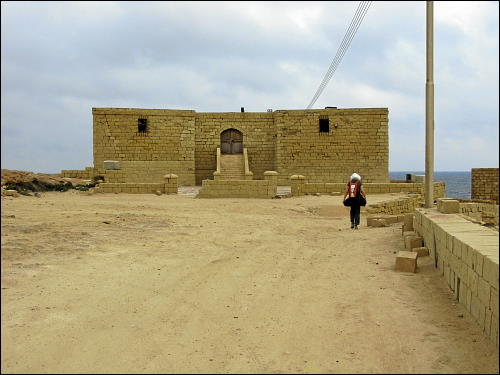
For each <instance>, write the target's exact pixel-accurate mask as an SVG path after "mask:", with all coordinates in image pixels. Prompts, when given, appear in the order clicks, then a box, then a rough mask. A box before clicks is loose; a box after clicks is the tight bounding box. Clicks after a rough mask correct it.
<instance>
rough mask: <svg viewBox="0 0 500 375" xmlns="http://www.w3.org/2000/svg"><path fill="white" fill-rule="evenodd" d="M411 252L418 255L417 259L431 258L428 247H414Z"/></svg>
mask: <svg viewBox="0 0 500 375" xmlns="http://www.w3.org/2000/svg"><path fill="white" fill-rule="evenodd" d="M411 251H413V252H415V253H417V258H420V257H426V256H429V249H428V248H426V247H423V246H422V247H414V248H412V249H411Z"/></svg>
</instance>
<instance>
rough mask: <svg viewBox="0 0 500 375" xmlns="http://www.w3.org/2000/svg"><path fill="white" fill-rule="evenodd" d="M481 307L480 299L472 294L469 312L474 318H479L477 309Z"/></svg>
mask: <svg viewBox="0 0 500 375" xmlns="http://www.w3.org/2000/svg"><path fill="white" fill-rule="evenodd" d="M480 308H481V301H480V300H479V298H478V297H476V296H475V295H472V300H471V305H470V313H471V314H472V316H473V317H474V319H475V320H478V319H479V310H480Z"/></svg>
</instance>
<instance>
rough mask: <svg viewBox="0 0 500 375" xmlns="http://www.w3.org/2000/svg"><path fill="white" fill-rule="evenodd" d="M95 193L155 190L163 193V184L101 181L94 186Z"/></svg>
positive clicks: (136, 192)
mask: <svg viewBox="0 0 500 375" xmlns="http://www.w3.org/2000/svg"><path fill="white" fill-rule="evenodd" d="M94 191H95V192H96V193H129V194H151V193H155V192H157V191H159V192H161V193H165V184H153V183H151V184H133V183H123V184H121V183H112V182H106V183H101V184H99V186H96V187H95V188H94Z"/></svg>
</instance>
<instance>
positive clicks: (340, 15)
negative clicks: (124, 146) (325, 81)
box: [1, 1, 498, 172]
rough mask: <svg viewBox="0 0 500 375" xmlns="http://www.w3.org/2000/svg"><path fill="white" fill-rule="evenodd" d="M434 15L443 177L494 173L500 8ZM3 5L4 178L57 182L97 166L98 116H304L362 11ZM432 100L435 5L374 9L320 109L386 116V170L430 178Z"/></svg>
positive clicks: (332, 6)
mask: <svg viewBox="0 0 500 375" xmlns="http://www.w3.org/2000/svg"><path fill="white" fill-rule="evenodd" d="M434 4H435V85H436V86H435V103H436V109H435V111H436V155H439V157H438V156H437V157H436V160H439V163H438V162H437V163H436V168H445V169H454V170H457V169H463V170H467V169H470V168H471V167H477V166H482V164H488V166H491V163H493V164H495V163H496V165H498V156H497V155H498V3H496V2H478V1H475V2H464V3H462V2H458V3H451V2H435V3H434ZM1 6H2V14H1V21H2V22H1V28H2V34H1V38H2V40H1V41H2V43H1V49H2V54H1V59H2V73H1V75H2V113H1V120H2V166H3V167H7V168H13V169H15V168H17V169H21V166H22V168H28V169H29V165H30V164H29V163H30V160H31V161H32V163H33V168H34V167H35V165H36V167H37V168H40V171H50V172H58V171H59V170H60V169H78V168H83V167H84V166H87V165H90V163H91V155H92V145H91V142H92V139H91V138H92V137H91V135H92V117H91V108H92V107H98V106H101V107H106V106H110V107H133V106H136V107H144V108H155V107H157V108H184V109H194V110H196V111H200V112H209V111H210V112H218V111H220V112H224V111H238V110H239V108H240V107H241V106H244V107H245V110H246V111H265V110H266V109H267V108H273V109H298V108H304V107H306V106H307V104H308V103H309V101H310V99H311V98H312V96H313V94H314V92H315V91H316V89H317V87H318V85H319V84H320V82H321V79H322V78H323V75H324V74H325V73H326V71H327V69H328V66H329V64H330V62H331V60H332V58H333V57H334V55H335V52H336V50H337V47H338V45H339V44H340V42H341V40H342V37H343V36H344V33H345V31H346V29H347V27H348V25H349V22H350V20H351V18H352V16H353V15H354V11H355V9H356V7H357V2H289V3H285V2H222V3H219V2H215V3H214V2H67V3H64V2H63V3H52V2H2V5H1ZM424 95H425V2H418V1H417V2H373V3H372V6H371V8H370V10H369V11H368V13H367V15H366V17H365V19H364V21H363V23H362V24H361V27H360V29H359V30H358V33H357V34H356V36H355V38H354V40H353V42H352V44H351V46H350V48H349V50H348V51H347V53H346V55H345V56H344V59H343V61H342V63H341V64H340V66H339V67H338V69H337V71H336V73H335V75H334V76H333V78H332V80H331V82H330V84H329V86H328V87H327V88H326V89H325V91H324V93H323V95H322V96H321V97H320V98H319V100H318V102H317V103H316V105H315V107H318V108H321V107H323V106H327V105H329V106H330V105H333V106H338V107H350V108H352V107H363V106H368V107H388V108H389V116H390V122H389V129H390V134H389V145H390V169H399V170H404V169H413V170H416V169H417V170H418V169H420V170H422V169H423V158H424V156H423V150H424V128H425V106H424V105H425V100H424V98H425V96H424ZM471 129H474V130H471ZM80 139H83V140H84V141H83V142H80ZM68 145H70V146H71V147H69V146H68ZM468 145H470V147H469V146H468ZM468 147H469V149H471V150H473V152H470V153H469V154H468V157H461V154H460V153H459V150H460V149H462V150H463V149H468ZM70 153H71V155H70ZM19 154H22V155H24V156H23V157H16V156H17V155H19ZM41 161H43V162H41ZM419 166H420V167H419Z"/></svg>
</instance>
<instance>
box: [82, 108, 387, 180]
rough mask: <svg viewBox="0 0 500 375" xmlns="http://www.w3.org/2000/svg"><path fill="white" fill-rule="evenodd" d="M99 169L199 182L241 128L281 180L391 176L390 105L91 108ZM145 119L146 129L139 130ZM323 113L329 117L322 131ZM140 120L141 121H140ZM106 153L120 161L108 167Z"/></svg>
mask: <svg viewBox="0 0 500 375" xmlns="http://www.w3.org/2000/svg"><path fill="white" fill-rule="evenodd" d="M92 113H93V127H94V169H93V173H94V175H102V176H106V175H109V176H110V178H112V179H113V178H116V180H110V181H109V182H115V181H116V182H123V181H126V182H137V183H147V182H151V183H155V182H161V176H162V175H163V174H165V173H175V174H177V175H178V176H179V184H180V185H194V184H200V183H201V181H203V180H204V179H211V178H212V177H213V172H214V171H215V170H216V168H217V165H216V150H217V147H219V146H220V135H221V133H222V132H223V131H224V130H227V129H236V130H239V131H240V132H242V134H243V145H244V147H245V148H246V149H247V152H248V161H249V169H250V171H252V172H253V178H254V179H262V178H263V176H264V172H265V171H266V170H277V171H278V172H279V181H278V183H279V184H287V183H288V177H286V176H289V175H291V174H296V173H302V174H304V173H305V172H307V175H308V178H309V180H310V182H319V183H325V182H331V181H333V182H342V181H345V180H346V178H348V176H350V175H351V174H352V173H353V172H354V171H355V172H357V173H360V174H361V175H362V176H363V178H364V181H366V182H388V181H389V179H388V176H389V171H388V110H387V109H386V108H372V109H370V108H368V109H323V110H292V111H287V110H283V111H282V110H279V111H275V112H269V113H246V112H245V113H241V112H235V113H196V112H195V111H191V110H161V109H134V108H93V109H92ZM139 119H144V120H146V121H147V131H146V132H145V133H144V132H140V131H139V129H138V121H139ZM320 120H321V121H325V120H326V121H328V122H329V129H328V131H327V132H321V131H320ZM141 121H142V120H141ZM105 160H116V161H118V162H119V163H120V166H121V170H122V174H119V175H117V176H115V175H113V174H108V171H105V170H104V168H103V162H104V161H105Z"/></svg>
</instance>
